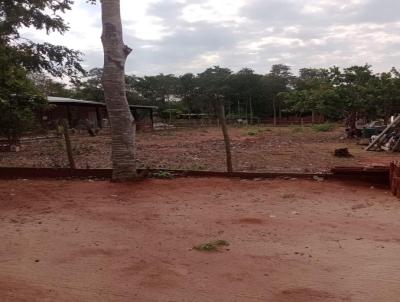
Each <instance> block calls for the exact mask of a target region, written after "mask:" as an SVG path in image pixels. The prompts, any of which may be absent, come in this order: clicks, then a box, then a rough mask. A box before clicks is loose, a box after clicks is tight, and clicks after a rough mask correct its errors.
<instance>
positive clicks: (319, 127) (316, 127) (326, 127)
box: [311, 123, 334, 132]
mask: <svg viewBox="0 0 400 302" xmlns="http://www.w3.org/2000/svg"><path fill="white" fill-rule="evenodd" d="M311 128H312V129H313V130H314V131H315V132H329V131H332V130H333V129H334V127H333V125H332V124H330V123H325V124H319V125H313V126H312V127H311Z"/></svg>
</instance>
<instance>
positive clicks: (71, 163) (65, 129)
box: [61, 120, 76, 170]
mask: <svg viewBox="0 0 400 302" xmlns="http://www.w3.org/2000/svg"><path fill="white" fill-rule="evenodd" d="M61 127H62V129H63V134H64V139H65V146H66V149H67V156H68V161H69V167H70V168H71V169H73V170H75V169H76V166H75V161H74V155H73V153H72V145H71V138H70V137H69V130H68V123H67V121H66V120H62V121H61Z"/></svg>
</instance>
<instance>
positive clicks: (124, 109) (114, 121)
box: [101, 0, 137, 181]
mask: <svg viewBox="0 0 400 302" xmlns="http://www.w3.org/2000/svg"><path fill="white" fill-rule="evenodd" d="M101 9H102V24H103V34H102V36H101V40H102V42H103V49H104V70H103V79H102V82H103V88H104V98H105V101H106V105H107V111H108V117H109V120H110V124H111V136H112V144H111V148H112V156H111V158H112V166H113V180H116V181H123V180H130V179H135V178H136V177H137V173H136V158H135V123H134V119H133V117H132V114H131V112H130V109H129V105H128V101H127V99H126V88H125V62H126V58H127V57H128V55H129V54H130V52H131V51H132V50H131V49H130V48H129V47H128V46H126V45H125V44H124V42H123V35H122V22H121V12H120V1H119V0H102V1H101Z"/></svg>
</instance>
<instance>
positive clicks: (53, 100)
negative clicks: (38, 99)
mask: <svg viewBox="0 0 400 302" xmlns="http://www.w3.org/2000/svg"><path fill="white" fill-rule="evenodd" d="M47 100H48V101H49V103H50V104H59V103H68V104H88V105H98V106H105V105H106V104H104V103H101V102H95V101H85V100H77V99H70V98H62V97H57V96H49V97H47Z"/></svg>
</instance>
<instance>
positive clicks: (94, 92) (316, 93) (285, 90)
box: [37, 64, 400, 121]
mask: <svg viewBox="0 0 400 302" xmlns="http://www.w3.org/2000/svg"><path fill="white" fill-rule="evenodd" d="M101 76H102V70H101V69H98V68H96V69H92V70H90V71H89V72H88V73H87V74H86V76H85V77H84V78H82V79H81V80H80V81H75V84H74V85H73V86H72V87H69V88H68V87H67V85H65V84H61V83H57V82H54V81H52V80H50V79H47V80H44V79H40V80H39V81H37V83H38V85H41V86H42V89H43V90H44V91H45V93H47V94H48V95H58V96H65V97H75V98H81V99H87V100H97V101H103V99H104V97H103V90H102V85H101ZM126 85H127V97H128V101H129V102H130V103H132V104H142V105H157V106H159V107H160V112H161V113H163V112H164V113H165V114H166V115H167V113H169V114H171V112H173V113H174V114H177V113H194V114H196V113H207V114H214V113H215V106H214V104H215V100H216V96H218V99H219V100H221V99H222V100H223V102H224V105H225V111H226V114H227V117H228V118H229V117H230V118H238V119H239V118H241V119H247V120H249V121H250V120H253V121H257V120H258V119H263V118H272V117H281V116H287V115H297V116H306V115H308V116H309V115H317V114H319V115H323V116H325V117H326V118H327V119H329V120H344V119H346V120H351V119H353V118H355V117H356V116H358V117H361V116H362V117H365V118H367V119H375V118H387V117H389V116H390V115H392V114H395V113H398V112H400V73H399V71H398V70H397V69H395V68H393V69H392V70H391V71H389V72H383V73H374V72H373V71H372V69H371V66H370V65H364V66H352V67H349V68H344V69H340V68H338V67H331V68H302V69H300V70H299V73H298V75H297V76H296V75H294V74H293V73H292V71H291V68H290V67H289V66H287V65H283V64H277V65H273V66H272V68H271V70H270V71H269V72H268V73H267V74H264V75H261V74H257V73H255V72H254V71H253V70H251V69H249V68H244V69H242V70H240V71H238V72H236V73H234V72H232V71H231V70H230V69H228V68H221V67H218V66H214V67H212V68H208V69H206V70H205V71H204V72H202V73H199V74H192V73H187V74H184V75H181V76H175V75H173V74H168V75H165V74H159V75H156V76H143V77H139V76H135V75H126Z"/></svg>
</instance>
